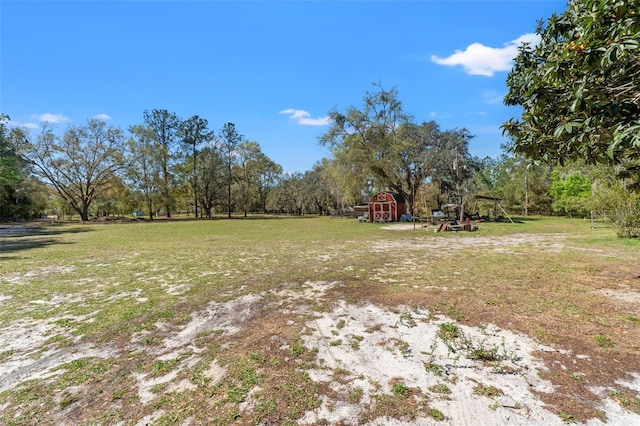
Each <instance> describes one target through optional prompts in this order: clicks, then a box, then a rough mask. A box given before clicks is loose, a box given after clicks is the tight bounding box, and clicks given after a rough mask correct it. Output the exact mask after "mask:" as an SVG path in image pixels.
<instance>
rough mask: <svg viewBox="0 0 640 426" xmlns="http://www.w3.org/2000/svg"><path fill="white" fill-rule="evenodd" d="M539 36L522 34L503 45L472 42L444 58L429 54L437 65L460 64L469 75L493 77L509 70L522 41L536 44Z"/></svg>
mask: <svg viewBox="0 0 640 426" xmlns="http://www.w3.org/2000/svg"><path fill="white" fill-rule="evenodd" d="M539 41H540V37H539V36H538V35H536V34H524V35H522V36H520V37H518V38H517V39H516V40H513V41H510V42H508V43H505V44H504V47H489V46H485V45H483V44H481V43H473V44H470V45H469V46H467V48H466V49H465V50H463V51H462V50H456V52H455V53H454V54H452V55H450V56H448V57H446V58H440V57H438V56H436V55H432V56H431V61H432V62H435V63H436V64H439V65H448V66H456V65H460V66H462V67H463V68H464V70H465V71H466V72H467V73H468V74H470V75H483V76H486V77H493V75H494V74H495V73H496V72H500V71H510V70H511V68H512V67H513V59H514V58H515V57H516V56H517V54H518V48H519V47H520V45H522V44H523V43H530V44H531V45H536V44H537V43H539Z"/></svg>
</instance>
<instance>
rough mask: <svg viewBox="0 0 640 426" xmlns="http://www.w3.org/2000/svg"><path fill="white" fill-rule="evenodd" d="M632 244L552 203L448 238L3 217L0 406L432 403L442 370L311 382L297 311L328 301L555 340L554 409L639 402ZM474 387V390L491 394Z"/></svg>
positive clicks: (305, 223)
mask: <svg viewBox="0 0 640 426" xmlns="http://www.w3.org/2000/svg"><path fill="white" fill-rule="evenodd" d="M639 248H640V244H638V242H637V241H623V240H618V239H616V238H615V236H614V231H613V230H611V229H606V228H603V229H595V230H592V229H590V226H589V223H587V222H583V221H578V220H566V219H536V220H530V221H525V222H524V223H521V224H515V225H513V224H481V229H480V231H479V232H476V233H459V234H454V233H452V234H444V235H443V234H435V233H433V232H431V231H430V230H424V229H421V228H418V229H416V230H412V229H408V230H402V231H387V230H384V229H382V226H380V225H371V224H359V223H357V222H356V221H351V220H337V219H328V218H307V219H304V218H302V219H255V220H230V221H228V220H218V221H175V222H158V223H128V224H93V225H80V224H57V225H50V226H35V227H31V228H20V229H15V228H14V229H9V230H7V229H5V230H3V235H2V246H1V250H0V258H2V262H1V263H0V302H1V303H2V308H3V309H2V310H1V311H0V338H1V340H2V341H4V342H7V343H5V344H4V345H3V347H2V349H1V350H0V374H1V375H2V379H3V380H0V382H2V383H4V384H5V385H4V386H5V387H4V388H3V389H4V391H3V392H2V393H0V407H1V411H0V422H1V423H3V424H44V425H46V424H59V423H69V424H72V423H73V424H80V423H83V424H89V423H91V424H118V423H120V422H124V423H126V424H135V423H136V422H143V421H144V422H149V423H152V424H181V423H182V422H184V421H187V420H188V421H191V422H192V424H232V423H233V424H294V423H296V422H297V421H299V420H300V419H303V418H305V414H306V413H308V412H310V411H313V410H316V409H317V408H318V407H319V406H320V405H321V404H323V401H325V400H327V398H328V399H331V400H335V399H336V398H343V399H344V400H347V401H356V402H358V403H360V404H362V407H363V410H364V411H363V412H361V413H360V414H359V421H373V420H375V419H376V418H378V417H380V416H389V417H395V418H403V419H405V420H407V419H409V420H410V419H414V418H416V417H421V416H422V417H429V416H430V418H433V419H438V420H444V419H446V418H447V415H448V414H447V413H444V414H443V413H442V412H441V411H440V410H438V409H436V408H434V407H432V406H431V405H430V400H429V398H430V397H429V395H431V397H433V395H439V397H440V398H441V397H442V396H443V395H445V394H444V392H438V391H437V390H438V389H440V390H443V389H444V387H442V386H441V387H440V388H437V389H436V388H434V389H436V390H434V389H431V390H429V389H418V388H414V387H407V386H404V384H403V383H402V382H401V381H400V380H399V381H398V382H397V383H394V384H392V385H393V386H395V387H394V389H396V390H397V392H391V393H384V392H382V391H380V392H378V393H376V394H375V397H373V398H371V399H367V396H366V392H365V393H364V394H363V392H362V389H361V388H360V390H358V388H357V387H356V388H351V389H350V390H349V391H347V392H343V391H342V390H340V391H337V390H336V388H335V387H332V386H331V383H319V382H316V381H314V380H312V379H311V378H310V376H309V374H308V373H307V372H308V371H309V370H310V369H313V368H318V367H319V366H320V364H321V362H320V361H321V360H318V359H317V348H313V347H306V346H305V344H304V341H305V340H304V336H305V335H306V334H308V333H309V329H308V328H307V326H306V324H307V323H308V322H309V321H311V320H313V319H314V318H317V317H319V315H320V314H322V313H326V312H332V310H333V309H334V306H336V304H337V303H338V302H340V301H343V302H346V303H348V304H351V305H353V306H358V305H362V304H364V303H373V304H375V305H377V306H381V307H386V308H387V309H389V310H392V311H393V310H394V309H397V307H398V306H406V307H413V308H415V309H416V310H421V311H423V312H429V313H430V315H443V316H446V317H447V318H450V321H451V322H452V323H453V322H455V323H457V324H461V325H465V326H473V327H483V326H484V325H486V324H488V323H490V324H494V325H495V326H497V327H499V328H503V329H506V330H512V331H515V332H520V333H523V334H525V335H527V336H529V337H531V338H533V339H536V340H537V341H539V342H541V343H543V344H547V345H551V346H553V347H554V348H556V349H558V351H555V352H542V353H539V354H538V355H539V357H540V358H542V359H544V361H545V363H546V365H547V367H548V370H546V371H544V372H541V373H540V374H541V377H542V378H543V379H546V380H549V381H551V382H552V383H553V385H555V386H556V391H555V392H553V393H540V394H539V397H540V398H541V399H542V400H543V401H544V402H545V403H546V404H548V406H549V407H550V409H551V410H552V411H553V412H554V413H556V414H557V415H558V418H559V419H566V420H571V419H573V420H576V421H581V422H582V421H586V420H588V419H591V418H596V419H601V420H602V421H604V420H605V418H604V416H605V413H604V412H603V411H602V409H600V408H598V407H600V405H599V404H600V403H601V400H602V398H603V395H602V393H600V394H599V393H597V392H594V389H596V388H597V389H605V390H606V392H605V395H608V396H609V397H611V398H612V399H613V400H614V401H617V403H618V404H619V405H620V406H622V407H624V408H625V409H626V410H629V411H635V412H637V410H638V408H637V407H638V406H639V405H640V399H639V394H638V391H637V390H636V391H633V390H630V389H629V388H628V387H623V386H621V385H620V383H629V382H633V380H634V379H635V377H634V376H631V375H630V374H631V373H636V374H637V373H638V366H639V365H640V339H638V329H639V327H640V308H639V307H638V306H639V301H640V270H639V269H638V262H637V253H638V249H639ZM317 283H326V285H318V284H317ZM397 315H398V324H399V325H401V326H404V327H408V326H415V325H416V323H415V320H414V319H413V317H411V316H410V315H406V314H403V312H402V311H398V314H397ZM403 315H404V316H403ZM411 321H413V322H411ZM345 324H346V325H347V326H348V325H349V318H346V317H345V318H342V319H340V320H336V322H335V325H334V326H333V330H335V335H328V336H326V341H327V342H331V341H337V340H341V345H347V346H349V345H350V346H351V348H352V350H354V351H358V350H362V349H361V348H360V345H361V343H362V340H363V338H366V337H367V336H368V333H371V332H378V331H379V330H380V325H379V324H375V323H372V324H370V325H369V327H370V330H369V331H367V330H364V332H363V333H361V334H352V335H342V333H343V331H344V328H345ZM354 336H357V337H354ZM388 346H389V347H391V348H394V349H395V350H396V351H399V350H400V349H398V346H397V345H396V346H394V344H393V343H389V345H388ZM489 361H490V360H489ZM489 361H487V362H489ZM425 364H427V362H426V361H425ZM332 377H333V379H332V380H333V382H334V383H338V384H340V383H346V384H348V383H349V381H350V380H354V378H353V377H351V376H349V371H342V370H340V371H334V372H333V375H332ZM403 386H404V387H403ZM476 386H480V385H476ZM482 386H483V388H481V389H480V388H478V389H480V390H478V391H477V392H478V395H479V397H482V396H483V395H487V396H493V395H498V394H499V393H500V390H499V389H492V388H491V387H490V386H486V387H485V385H484V384H482ZM340 389H343V388H340ZM143 390H144V392H143ZM607 392H608V393H607ZM609 420H611V419H609ZM316 423H319V424H321V423H322V419H317V421H316Z"/></svg>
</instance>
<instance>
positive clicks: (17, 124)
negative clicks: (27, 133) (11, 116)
mask: <svg viewBox="0 0 640 426" xmlns="http://www.w3.org/2000/svg"><path fill="white" fill-rule="evenodd" d="M7 126H9V127H24V128H25V129H37V128H38V125H37V124H36V123H22V122H20V121H12V120H9V121H8V122H7Z"/></svg>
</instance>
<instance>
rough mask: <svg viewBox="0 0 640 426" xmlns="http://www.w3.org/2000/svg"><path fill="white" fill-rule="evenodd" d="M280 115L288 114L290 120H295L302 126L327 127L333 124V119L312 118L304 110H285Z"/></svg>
mask: <svg viewBox="0 0 640 426" xmlns="http://www.w3.org/2000/svg"><path fill="white" fill-rule="evenodd" d="M280 114H286V115H288V116H289V119H290V120H295V121H296V122H297V123H298V124H300V125H302V126H326V125H327V124H330V123H331V119H330V118H329V117H328V116H327V117H318V118H311V114H309V113H308V112H307V111H305V110H302V109H293V108H289V109H283V110H282V111H280Z"/></svg>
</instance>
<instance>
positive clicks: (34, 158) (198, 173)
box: [0, 84, 606, 221]
mask: <svg viewBox="0 0 640 426" xmlns="http://www.w3.org/2000/svg"><path fill="white" fill-rule="evenodd" d="M330 116H331V118H332V124H331V125H330V127H329V129H328V130H327V132H326V133H325V134H324V135H322V137H321V138H320V141H319V142H320V143H322V144H325V145H326V146H328V147H329V148H330V150H331V154H332V157H331V158H324V159H322V160H320V161H318V162H317V163H316V164H315V165H314V166H313V168H312V169H311V170H309V171H306V172H304V173H287V172H285V171H284V170H283V168H282V166H280V165H279V164H277V163H275V162H274V161H272V160H271V159H270V158H269V157H268V156H267V155H266V154H265V153H263V152H262V150H261V147H260V145H259V143H258V142H255V141H250V140H247V139H246V138H245V137H244V136H243V135H242V134H241V133H240V132H239V131H238V129H237V128H236V126H235V125H234V124H233V123H226V124H224V125H223V126H222V127H221V129H220V130H219V131H218V132H216V131H214V130H211V129H210V128H209V124H208V121H207V120H206V119H204V118H202V117H199V116H197V115H196V116H192V117H190V118H188V119H181V118H179V117H178V116H177V115H176V114H175V113H171V112H169V111H167V110H164V109H154V110H149V111H144V113H143V121H142V122H141V123H139V124H135V125H132V126H130V127H129V128H128V131H126V132H125V131H123V130H121V129H119V128H115V127H112V126H109V125H108V124H107V123H105V122H104V121H101V120H97V119H90V120H88V121H87V122H86V124H83V125H75V126H70V127H68V128H67V129H66V130H65V131H64V132H63V133H62V134H61V135H58V134H56V132H55V131H54V128H53V127H52V126H51V125H49V124H46V123H43V124H42V126H41V128H39V129H38V130H37V131H31V130H29V129H23V128H15V127H8V124H7V123H8V117H7V116H3V117H4V118H3V120H2V121H1V124H0V125H1V135H2V136H1V137H2V138H1V142H2V143H1V146H0V148H1V150H2V151H1V152H2V156H1V157H0V179H2V181H1V182H0V183H1V185H0V188H1V189H2V192H1V194H0V195H1V196H2V210H1V212H0V213H1V216H2V217H3V218H4V219H5V220H13V219H16V218H28V217H34V216H37V215H40V214H41V213H42V212H44V211H47V212H49V213H51V214H56V215H60V214H63V215H64V214H66V215H69V214H77V215H79V216H80V218H81V219H82V220H83V221H86V220H89V219H90V217H92V216H130V215H132V214H134V215H144V216H145V217H148V218H149V219H154V217H157V216H158V215H163V216H167V217H171V216H172V215H174V214H175V213H176V212H188V213H189V214H191V215H193V216H195V217H200V218H211V217H212V216H213V215H214V214H226V215H227V216H228V217H231V215H232V213H237V214H243V215H244V216H246V215H247V214H248V213H249V212H259V213H280V214H291V215H302V214H328V213H329V212H331V211H344V210H346V209H348V208H350V207H353V206H355V205H358V204H366V203H367V202H368V200H369V198H370V196H371V195H372V194H373V193H375V192H377V191H378V190H391V191H394V192H396V193H399V194H401V195H402V196H403V197H404V198H405V199H406V200H407V201H408V205H409V210H410V213H412V214H413V215H414V216H428V215H430V214H431V210H433V209H439V208H441V206H442V205H446V204H449V205H458V206H465V210H466V211H467V212H468V213H476V214H478V215H483V216H485V215H488V216H491V215H493V216H497V215H498V214H500V212H497V211H495V210H494V207H495V202H493V201H487V200H486V199H483V198H482V197H483V196H485V197H489V198H493V199H499V200H500V202H501V207H502V206H504V208H505V209H506V211H508V212H509V213H516V214H524V215H529V214H554V213H559V214H570V215H584V214H586V213H587V212H588V211H589V210H590V209H593V208H595V207H596V203H595V202H594V201H593V197H592V185H593V184H594V182H596V181H597V179H598V176H606V173H605V172H603V171H602V170H600V171H598V170H597V169H595V168H589V167H588V166H586V165H582V166H580V167H579V166H578V165H575V166H574V167H564V168H562V167H560V166H558V167H550V166H549V165H546V164H544V163H536V162H532V161H530V160H528V159H527V158H526V157H524V156H522V155H517V156H512V155H508V154H507V153H505V154H503V155H502V156H500V157H499V158H496V159H492V158H482V159H481V158H478V157H476V156H472V155H471V154H470V152H469V141H470V140H471V139H472V137H473V136H472V135H471V134H470V133H469V132H468V131H467V130H466V129H448V130H441V129H440V127H439V126H438V124H437V123H436V122H434V121H428V122H426V121H425V122H420V123H417V122H415V121H414V120H413V118H412V117H411V115H410V114H408V113H406V112H405V111H404V110H403V107H402V102H401V101H400V100H399V97H398V93H397V90H396V89H390V90H385V89H384V88H383V87H382V86H381V85H379V84H377V85H374V90H372V91H370V92H367V93H366V94H365V96H364V99H363V105H362V107H350V108H348V109H347V110H346V111H337V110H335V111H331V112H330ZM506 148H508V147H506ZM478 196H480V197H478ZM600 198H602V197H600Z"/></svg>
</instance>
